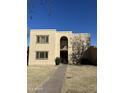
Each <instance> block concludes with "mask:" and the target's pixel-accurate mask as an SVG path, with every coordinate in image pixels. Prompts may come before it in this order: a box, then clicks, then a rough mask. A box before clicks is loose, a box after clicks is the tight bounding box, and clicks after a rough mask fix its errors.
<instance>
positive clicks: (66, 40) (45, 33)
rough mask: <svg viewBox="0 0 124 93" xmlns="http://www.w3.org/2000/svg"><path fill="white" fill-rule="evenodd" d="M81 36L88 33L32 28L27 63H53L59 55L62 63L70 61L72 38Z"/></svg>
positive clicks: (83, 36) (85, 36) (86, 35)
mask: <svg viewBox="0 0 124 93" xmlns="http://www.w3.org/2000/svg"><path fill="white" fill-rule="evenodd" d="M77 35H78V36H81V37H82V38H83V39H84V40H85V39H89V38H90V34H89V33H78V34H77V33H72V31H56V29H32V30H31V33H30V49H29V50H30V51H29V65H40V64H41V65H45V64H51V65H54V64H55V58H56V57H60V58H61V60H62V62H63V63H65V62H66V63H68V62H71V54H72V43H71V41H72V39H73V38H74V37H75V36H77Z"/></svg>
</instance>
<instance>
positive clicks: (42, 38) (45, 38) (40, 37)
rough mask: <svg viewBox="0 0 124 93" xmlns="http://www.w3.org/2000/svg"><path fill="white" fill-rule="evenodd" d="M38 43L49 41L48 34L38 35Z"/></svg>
mask: <svg viewBox="0 0 124 93" xmlns="http://www.w3.org/2000/svg"><path fill="white" fill-rule="evenodd" d="M37 43H41V44H45V43H49V36H48V35H37Z"/></svg>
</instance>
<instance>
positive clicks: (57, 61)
mask: <svg viewBox="0 0 124 93" xmlns="http://www.w3.org/2000/svg"><path fill="white" fill-rule="evenodd" d="M60 62H61V60H60V58H59V57H56V59H55V63H56V65H59V64H60Z"/></svg>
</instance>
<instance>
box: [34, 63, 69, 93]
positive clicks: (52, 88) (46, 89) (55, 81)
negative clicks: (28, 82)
mask: <svg viewBox="0 0 124 93" xmlns="http://www.w3.org/2000/svg"><path fill="white" fill-rule="evenodd" d="M66 68H67V65H64V64H61V65H59V67H58V68H57V69H56V71H55V73H54V74H53V75H52V76H51V77H50V79H49V80H48V81H46V83H45V84H43V85H42V86H41V87H39V88H38V89H37V90H36V91H35V93H61V89H62V85H63V82H64V76H65V71H66Z"/></svg>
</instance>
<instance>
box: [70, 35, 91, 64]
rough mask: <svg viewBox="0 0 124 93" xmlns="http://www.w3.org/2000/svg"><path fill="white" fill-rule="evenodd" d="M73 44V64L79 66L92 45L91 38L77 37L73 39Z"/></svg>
mask: <svg viewBox="0 0 124 93" xmlns="http://www.w3.org/2000/svg"><path fill="white" fill-rule="evenodd" d="M71 44H72V54H71V60H72V63H73V64H79V63H80V58H81V57H82V56H83V54H84V52H85V51H86V50H87V49H88V47H89V45H90V38H89V36H88V37H84V36H82V35H81V34H78V35H75V36H74V37H73V38H72V39H71Z"/></svg>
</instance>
